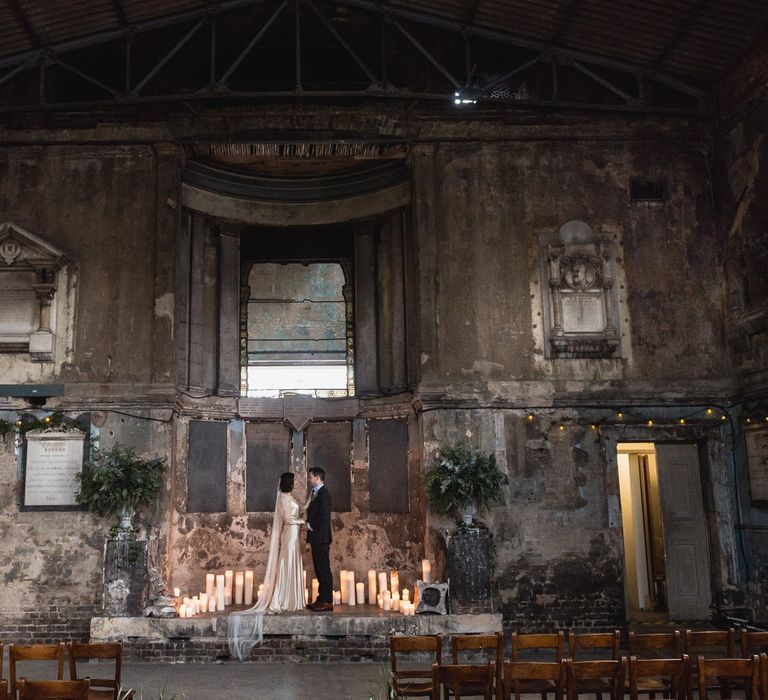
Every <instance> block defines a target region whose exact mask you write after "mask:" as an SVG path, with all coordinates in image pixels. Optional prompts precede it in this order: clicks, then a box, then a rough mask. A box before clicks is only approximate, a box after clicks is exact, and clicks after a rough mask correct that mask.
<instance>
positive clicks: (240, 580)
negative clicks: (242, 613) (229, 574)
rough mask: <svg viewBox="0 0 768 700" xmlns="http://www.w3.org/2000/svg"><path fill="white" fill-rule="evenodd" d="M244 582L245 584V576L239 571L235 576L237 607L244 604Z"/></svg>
mask: <svg viewBox="0 0 768 700" xmlns="http://www.w3.org/2000/svg"><path fill="white" fill-rule="evenodd" d="M244 582H245V574H244V573H243V572H242V571H238V572H237V573H236V574H235V605H242V604H243V585H244Z"/></svg>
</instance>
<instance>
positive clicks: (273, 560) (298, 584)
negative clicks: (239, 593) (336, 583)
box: [227, 472, 306, 661]
mask: <svg viewBox="0 0 768 700" xmlns="http://www.w3.org/2000/svg"><path fill="white" fill-rule="evenodd" d="M293 483H294V475H293V474H292V473H291V472H284V473H283V474H281V475H280V486H279V490H278V492H277V499H276V501H275V514H274V519H273V521H272V536H271V538H270V541H269V558H268V560H267V572H266V574H265V575H264V588H263V590H262V594H261V596H260V597H259V599H258V601H257V602H256V604H255V605H254V606H253V607H251V608H248V610H243V611H242V612H236V613H232V614H231V615H230V616H229V621H228V634H227V636H228V638H229V650H230V653H231V654H232V656H236V657H237V658H238V659H240V660H241V661H242V660H243V659H245V658H247V657H248V655H249V654H250V653H251V649H253V647H254V646H255V645H256V644H259V643H261V641H262V640H263V638H264V615H265V614H272V613H281V612H292V611H296V610H303V609H304V606H305V605H306V603H305V601H304V564H303V563H302V560H301V539H300V535H301V526H302V525H303V524H304V520H302V519H301V518H300V517H299V516H300V514H301V506H300V505H299V504H298V503H297V502H296V500H295V499H294V498H293V496H291V491H293Z"/></svg>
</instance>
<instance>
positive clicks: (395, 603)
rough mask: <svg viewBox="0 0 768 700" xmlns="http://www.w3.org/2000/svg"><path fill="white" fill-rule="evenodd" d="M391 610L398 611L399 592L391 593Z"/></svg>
mask: <svg viewBox="0 0 768 700" xmlns="http://www.w3.org/2000/svg"><path fill="white" fill-rule="evenodd" d="M392 610H394V611H395V612H400V594H399V593H393V594H392Z"/></svg>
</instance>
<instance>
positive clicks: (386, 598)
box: [382, 591, 392, 610]
mask: <svg viewBox="0 0 768 700" xmlns="http://www.w3.org/2000/svg"><path fill="white" fill-rule="evenodd" d="M383 603H384V604H383V605H382V608H384V610H389V609H390V608H391V607H392V597H391V596H390V594H389V591H384V597H383Z"/></svg>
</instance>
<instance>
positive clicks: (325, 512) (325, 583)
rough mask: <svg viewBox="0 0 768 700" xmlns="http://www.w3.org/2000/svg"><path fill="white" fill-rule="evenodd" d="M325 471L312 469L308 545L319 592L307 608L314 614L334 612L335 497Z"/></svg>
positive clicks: (308, 510) (318, 468)
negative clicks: (332, 544) (332, 550)
mask: <svg viewBox="0 0 768 700" xmlns="http://www.w3.org/2000/svg"><path fill="white" fill-rule="evenodd" d="M324 481H325V470H324V469H323V468H321V467H311V468H310V470H309V485H310V487H311V488H312V493H311V494H310V501H309V507H308V508H307V542H309V546H310V547H311V548H312V565H313V566H314V567H315V576H316V577H317V582H318V584H319V586H318V592H317V600H315V601H314V602H313V603H309V605H307V607H308V608H309V609H310V610H312V611H313V612H323V611H325V610H333V574H331V560H330V549H331V541H332V540H333V537H332V536H331V494H330V492H329V491H328V488H327V487H326V485H325V484H324V483H323V482H324Z"/></svg>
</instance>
